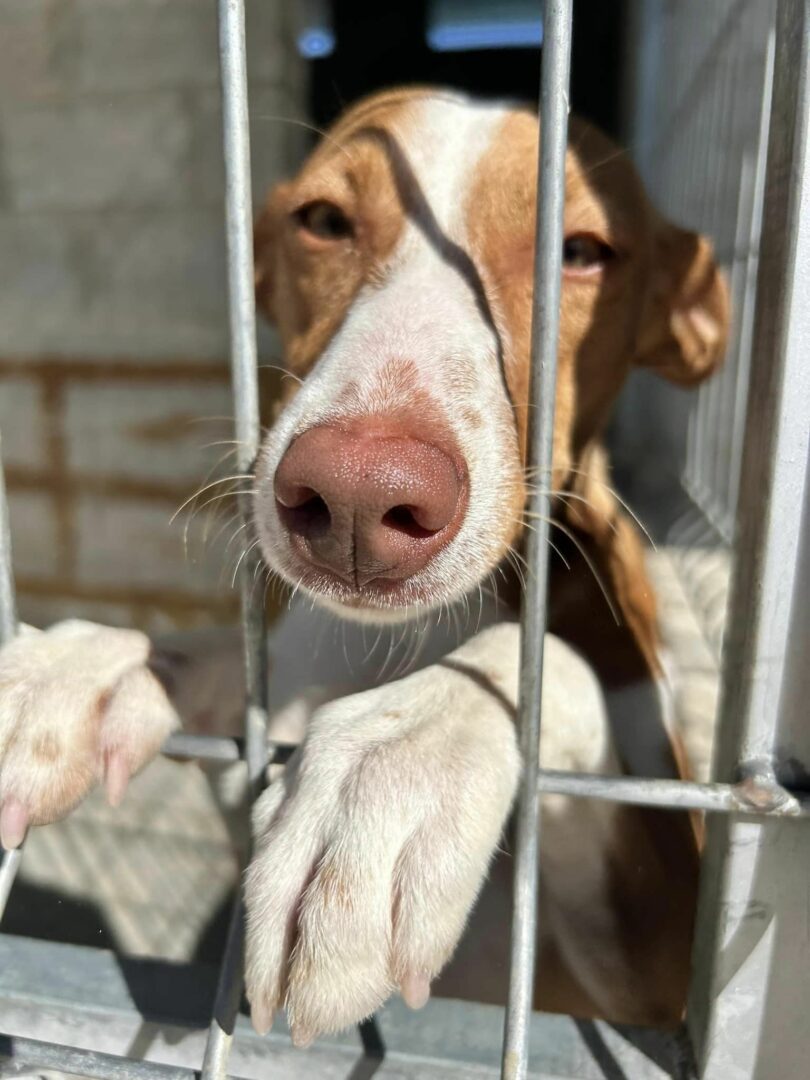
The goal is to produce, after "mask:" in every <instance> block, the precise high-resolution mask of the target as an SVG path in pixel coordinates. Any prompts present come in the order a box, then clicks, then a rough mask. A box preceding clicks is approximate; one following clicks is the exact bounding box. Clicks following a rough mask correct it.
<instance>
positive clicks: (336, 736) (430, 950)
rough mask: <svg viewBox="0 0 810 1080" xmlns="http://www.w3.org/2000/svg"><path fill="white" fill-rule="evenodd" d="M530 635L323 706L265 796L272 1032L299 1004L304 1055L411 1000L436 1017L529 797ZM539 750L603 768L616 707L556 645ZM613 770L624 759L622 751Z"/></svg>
mask: <svg viewBox="0 0 810 1080" xmlns="http://www.w3.org/2000/svg"><path fill="white" fill-rule="evenodd" d="M518 662H519V628H518V627H517V625H515V624H502V625H500V626H496V627H493V628H491V629H489V630H486V631H484V632H482V633H481V634H479V635H478V636H477V637H475V638H473V639H471V640H470V641H468V642H467V643H466V644H465V645H463V646H462V647H461V648H459V649H457V650H456V651H455V652H454V653H451V654H450V655H449V656H448V657H446V658H445V659H444V660H443V661H441V662H439V663H438V664H434V665H433V666H431V667H429V668H426V669H424V670H422V671H419V672H416V673H415V674H413V675H410V676H408V677H407V678H404V679H402V680H400V681H399V682H396V683H391V684H389V685H387V686H382V687H378V688H375V689H373V690H369V691H366V692H364V693H361V694H355V695H352V696H350V697H347V698H344V699H342V700H340V701H336V702H333V703H331V704H329V705H327V706H326V707H325V708H323V709H321V710H319V711H318V712H317V713H316V714H315V716H314V719H313V721H312V724H311V726H310V730H309V732H308V734H307V737H306V739H305V741H304V743H303V745H302V747H301V749H300V751H299V752H298V754H297V755H296V757H295V758H294V759H293V761H292V762H291V763H290V765H289V766H288V769H287V772H286V773H285V775H284V776H283V777H282V779H281V780H279V781H278V782H277V783H275V784H273V785H272V786H271V787H270V788H269V789H268V790H267V791H266V792H265V794H264V795H263V796H262V797H261V798H260V800H259V802H258V804H257V807H256V811H255V815H254V831H255V838H256V855H255V858H254V861H253V864H252V866H251V867H250V869H249V871H248V876H247V887H246V898H247V908H248V930H247V934H248V937H247V990H248V997H249V999H250V1002H251V1007H252V1013H253V1019H254V1023H255V1025H256V1027H257V1028H258V1029H259V1030H264V1029H266V1028H267V1027H268V1026H269V1023H270V1020H271V1016H272V1013H273V1012H274V1010H276V1009H278V1008H280V1007H282V1006H284V1007H286V1009H287V1012H288V1018H289V1021H290V1024H291V1027H292V1032H293V1038H294V1040H295V1041H296V1042H297V1043H298V1044H304V1043H307V1042H309V1041H310V1040H311V1039H312V1038H314V1037H315V1036H316V1035H317V1034H319V1033H321V1032H328V1031H335V1030H338V1029H339V1028H342V1027H345V1026H346V1025H348V1024H351V1023H354V1022H356V1021H359V1020H361V1019H362V1018H363V1017H364V1016H367V1015H368V1014H369V1013H371V1012H372V1011H373V1010H374V1009H375V1008H377V1007H378V1006H379V1005H380V1004H381V1003H382V1002H383V1001H384V1000H385V999H386V998H387V997H388V995H389V994H390V993H391V992H392V991H394V990H396V989H399V990H400V992H401V993H402V995H403V997H404V998H405V1000H406V1001H407V1002H409V1003H410V1004H413V1005H418V1004H420V1003H422V1002H423V1001H424V1000H425V999H426V998H427V995H428V992H429V985H430V981H431V980H432V979H433V978H434V977H435V976H436V975H437V973H438V972H439V971H440V970H441V968H442V967H443V965H444V964H445V963H446V961H447V960H448V958H449V956H450V955H451V953H452V952H453V950H454V948H455V946H456V943H457V942H458V939H459V937H460V935H461V933H462V930H463V928H464V925H465V922H466V920H467V917H468V914H469V912H470V909H471V907H472V905H473V902H474V900H475V898H476V895H477V894H478V891H479V889H480V887H481V885H482V883H483V881H484V878H485V876H486V872H487V867H488V865H489V862H490V859H491V857H492V854H493V852H494V850H495V848H496V845H497V841H498V837H499V835H500V833H501V830H502V828H503V825H504V821H505V818H506V815H507V813H508V810H509V807H510V805H511V802H512V798H513V796H514V792H515V787H516V784H517V778H518V772H519V755H518V751H517V741H516V735H515V728H514V710H515V703H516V697H517V683H518ZM546 679H547V681H546V683H545V686H546V693H545V712H544V716H545V721H544V723H545V727H546V735H544V741H543V748H542V753H543V756H544V759H547V760H548V762H549V763H550V764H552V766H554V767H559V768H572V767H573V768H593V769H597V768H604V767H605V761H606V760H607V758H606V755H608V747H607V746H606V744H605V739H606V737H607V730H608V729H607V725H606V723H605V713H604V705H603V702H602V699H601V693H600V691H599V687H598V684H597V683H596V679H595V677H594V676H593V674H592V673H591V671H590V669H589V668H588V667H587V665H585V664H584V662H583V661H582V660H581V659H580V658H579V657H578V656H577V655H576V654H575V653H573V652H572V651H571V650H570V649H569V648H568V647H567V646H565V645H564V644H563V643H562V642H560V641H559V640H557V639H554V638H549V639H548V644H547V665H546ZM608 756H609V755H608Z"/></svg>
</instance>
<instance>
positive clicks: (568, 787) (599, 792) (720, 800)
mask: <svg viewBox="0 0 810 1080" xmlns="http://www.w3.org/2000/svg"><path fill="white" fill-rule="evenodd" d="M744 771H745V770H744ZM537 790H538V791H539V792H540V793H541V794H543V795H570V796H571V797H572V798H580V799H604V800H606V801H607V802H617V803H632V804H633V805H634V806H660V807H662V808H663V809H666V810H702V811H705V812H708V813H723V814H747V815H750V816H754V817H801V818H807V817H810V797H808V796H807V795H796V794H795V793H793V792H791V791H788V790H787V789H786V788H784V787H782V786H781V785H780V784H778V783H776V782H775V781H774V780H773V779H772V778H771V777H769V776H767V775H765V776H763V775H756V774H755V773H754V772H753V770H752V771H750V772H749V774H748V775H747V777H746V779H745V780H743V781H741V782H740V783H738V784H695V783H691V782H689V781H686V780H657V779H647V778H646V777H639V776H594V775H592V774H590V773H575V772H562V771H561V770H558V769H540V771H539V774H538V779H537Z"/></svg>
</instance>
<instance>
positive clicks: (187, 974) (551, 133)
mask: <svg viewBox="0 0 810 1080" xmlns="http://www.w3.org/2000/svg"><path fill="white" fill-rule="evenodd" d="M732 6H733V5H732ZM571 8H572V0H546V2H545V4H544V34H545V44H544V50H543V64H542V87H541V109H540V111H541V118H542V123H543V133H544V134H543V138H542V141H541V148H540V183H539V185H538V234H537V257H536V277H535V296H534V330H533V369H532V400H533V401H534V402H536V403H537V405H538V408H536V409H533V410H532V411H531V414H530V415H531V416H532V417H535V418H536V422H535V423H534V424H533V425H532V430H531V433H530V447H531V464H533V465H534V466H535V467H537V468H539V469H541V470H546V469H548V466H549V464H550V459H551V431H552V421H553V401H554V393H553V391H554V381H555V368H556V341H557V322H558V308H559V289H560V260H561V250H562V211H563V201H564V168H563V164H564V155H565V145H566V135H567V116H568V73H569V62H570V46H571V16H572V11H571ZM219 33H220V54H221V70H222V92H223V119H224V148H225V164H226V231H227V251H228V280H229V300H230V330H231V360H232V374H233V396H234V403H235V409H236V425H237V432H236V434H237V439H238V440H239V454H240V459H239V468H240V470H244V469H247V468H250V467H251V466H252V462H253V459H254V457H255V454H256V451H257V449H258V444H259V433H260V429H259V412H258V393H257V383H256V339H255V310H254V297H253V280H252V238H251V230H252V212H251V190H250V169H249V139H248V123H247V121H248V113H247V78H246V63H245V30H244V9H243V0H219ZM773 56H774V57H775V63H774V64H773V72H774V78H773V88H772V97H771V103H770V127H769V133H768V145H767V169H766V171H765V173H764V193H763V228H762V242H761V249H760V272H759V276H758V283H757V291H756V305H755V309H756V314H755V317H754V321H753V349H752V364H751V377H750V390H749V394H748V402H749V404H748V409H747V418H746V424H745V432H744V439H743V451H742V465H741V469H740V489H739V500H738V509H737V523H738V540H737V557H736V565H735V570H734V581H733V590H732V598H731V606H730V612H729V620H728V627H729V629H728V633H727V644H726V659H725V664H724V671H723V696H722V705H721V714H720V726H719V734H718V742H719V746H718V749H717V753H716V756H715V766H714V778H715V781H714V782H713V783H710V784H698V783H688V782H682V781H675V780H673V781H667V780H651V779H644V778H634V777H621V778H605V777H595V776H588V775H579V774H570V773H560V772H555V771H550V770H543V769H541V768H539V765H538V761H537V750H538V744H539V738H538V734H539V725H540V687H541V666H542V649H543V636H544V628H545V606H546V604H545V601H546V597H545V591H546V564H547V552H548V545H547V543H546V541H547V534H546V531H545V530H547V526H546V525H542V524H541V527H540V528H538V530H537V532H536V533H531V534H530V536H529V542H528V551H527V558H528V561H529V564H530V566H531V569H532V573H531V575H530V584H529V588H528V590H527V593H526V598H525V604H524V612H523V635H522V661H521V663H522V679H521V705H520V716H519V723H520V738H521V748H522V751H523V754H524V763H525V764H524V774H523V780H522V784H521V790H520V795H519V802H518V808H517V842H516V866H515V880H516V888H515V913H514V924H513V935H512V946H511V977H510V989H509V1002H508V1006H507V1009H506V1022H505V1029H504V1038H503V1050H502V1063H501V1075H502V1077H504V1078H507V1080H513V1078H514V1080H522V1078H523V1077H526V1076H527V1075H533V1076H534V1075H537V1076H546V1077H563V1076H564V1077H569V1078H574V1077H576V1078H577V1080H590V1078H591V1077H593V1078H598V1077H608V1078H615V1077H620V1076H628V1077H631V1078H633V1080H635V1078H645V1077H659V1076H675V1077H688V1076H692V1075H696V1073H697V1074H698V1075H700V1076H702V1077H707V1078H710V1080H737V1078H738V1077H739V1078H744V1077H745V1078H757V1080H770V1078H771V1077H774V1078H776V1077H782V1076H787V1075H797V1076H798V1075H801V1065H800V1064H798V1063H800V1062H801V1061H802V1060H804V1064H805V1066H806V1062H807V1060H808V1058H810V1033H809V1032H808V1030H807V1024H806V1023H802V1022H801V1017H802V1012H803V1006H804V1003H805V1002H806V1001H807V992H808V991H810V984H809V983H808V978H810V975H808V970H809V969H810V964H808V963H807V962H806V958H807V955H808V952H807V949H808V937H810V931H808V929H807V916H806V910H807V908H806V905H807V900H806V890H807V882H808V880H810V879H809V878H808V875H809V874H810V829H808V828H807V823H806V819H807V817H808V816H810V798H808V794H801V793H800V789H802V788H805V789H806V788H807V787H808V782H807V781H808V762H810V755H808V752H807V746H806V745H805V744H806V742H807V735H806V734H804V732H803V731H802V728H801V725H800V724H799V723H797V718H798V717H800V716H801V715H802V713H803V712H804V714H805V715H806V706H805V708H804V710H803V709H802V706H801V702H802V700H803V701H804V702H806V701H807V700H808V693H810V687H808V680H807V671H806V667H807V660H806V659H804V662H803V657H804V658H808V657H810V625H809V624H808V608H810V604H808V603H807V598H808V597H810V507H808V504H807V494H808V493H807V490H806V476H807V466H808V449H810V423H809V421H808V417H809V416H810V363H808V362H807V359H806V358H805V357H804V356H803V345H804V344H805V343H810V172H808V167H809V165H810V155H809V154H808V150H810V146H808V132H809V129H808V112H809V111H810V100H809V95H810V83H808V77H809V75H810V0H779V4H778V12H777V19H776V28H775V47H774V52H773ZM706 407H707V406H706V405H705V404H704V411H705V408H706ZM691 467H692V475H694V469H695V464H694V459H693V461H692V466H691ZM533 499H534V502H535V505H534V506H533V507H532V509H533V510H534V511H536V512H537V513H538V514H539V518H538V520H539V521H540V522H541V523H542V522H543V519H544V518H545V517H546V516H547V515H546V514H545V509H547V497H546V496H543V495H541V494H537V495H534V496H533ZM253 570H254V566H253V565H251V564H250V562H249V559H245V560H243V563H242V566H241V568H240V571H241V596H242V629H243V637H244V652H245V664H246V672H247V686H248V701H247V709H246V716H245V739H244V744H242V743H241V741H240V742H237V741H235V740H230V739H219V738H205V737H194V736H187V735H178V736H174V737H173V738H172V739H171V740H170V741H169V745H168V746H167V750H170V751H171V752H172V753H174V754H176V755H180V756H182V755H186V756H189V757H205V758H209V759H213V760H220V761H223V760H227V761H233V760H237V759H238V758H240V757H241V758H243V759H244V761H245V763H246V767H247V773H248V777H249V788H250V791H251V793H252V794H254V795H255V793H256V792H257V791H258V789H259V787H260V784H261V778H262V776H263V773H264V768H265V763H266V761H267V754H268V748H267V746H266V741H265V730H266V708H265V705H264V688H265V687H266V685H267V679H266V675H267V673H266V668H265V660H266V658H265V649H264V647H263V641H264V636H263V620H262V612H261V610H260V608H259V606H258V605H257V604H255V603H253V602H252V601H251V588H250V585H251V580H252V574H253ZM803 600H804V601H805V603H804V604H802V601H803ZM15 625H16V614H15V602H14V587H13V578H12V571H11V552H10V540H9V527H8V515H7V508H6V500H5V493H4V489H3V483H2V475H1V474H0V640H8V638H9V637H10V636H11V635H12V634H13V633H14V632H15ZM803 692H804V695H803ZM269 753H270V756H271V757H272V758H273V760H276V761H278V760H283V758H284V757H285V756H286V753H287V748H285V747H270V748H269ZM802 762H804V765H802ZM783 783H784V784H786V785H788V786H792V788H793V789H794V790H789V789H788V786H782V784H783ZM542 792H554V793H559V794H567V795H572V796H575V797H595V798H603V799H608V800H613V801H619V802H627V803H636V804H641V805H649V806H660V807H669V808H680V809H694V810H701V811H708V812H709V818H708V839H707V849H706V854H705V858H704V865H703V868H702V874H701V900H700V908H699V913H698V925H697V931H696V940H695V948H694V971H693V980H692V990H691V993H690V1003H689V1009H688V1014H687V1019H686V1025H685V1028H684V1030H683V1031H682V1032H679V1033H676V1034H675V1035H670V1034H666V1033H660V1032H654V1031H650V1030H646V1031H642V1030H638V1029H637V1030H632V1029H618V1028H613V1027H612V1026H611V1025H608V1024H604V1023H602V1022H601V1021H599V1022H594V1023H590V1022H589V1023H582V1022H575V1021H572V1020H571V1019H569V1018H565V1017H554V1016H543V1015H536V1014H534V1015H533V1014H532V1011H531V995H532V983H533V968H534V940H535V931H536V926H535V922H536V883H537V867H538V857H539V852H538V834H537V830H536V827H535V822H536V820H537V808H538V800H539V797H540V794H541V793H542ZM791 818H792V819H796V820H793V821H791V820H786V819H791ZM22 857H23V855H22V851H20V850H18V851H14V852H6V853H5V854H4V857H3V861H2V864H0V914H2V910H3V908H4V906H5V903H6V901H7V899H8V896H9V893H10V891H11V888H12V886H13V882H14V878H15V875H16V873H17V870H18V868H19V865H20V860H21V858H22ZM201 983H202V984H204V983H205V979H204V978H203V977H202V976H201V974H200V972H199V971H194V970H193V969H192V968H189V970H185V969H183V968H180V969H176V968H173V967H172V966H171V965H168V964H159V963H158V964H150V965H147V966H144V965H139V964H138V963H137V962H131V961H127V960H125V959H123V960H120V961H116V960H115V959H114V958H113V956H112V954H110V953H106V952H103V951H102V950H90V949H85V948H76V947H71V946H61V945H54V944H48V943H44V942H33V941H27V940H25V939H17V938H12V937H9V936H4V937H0V1005H2V1011H0V1061H2V1060H3V1059H5V1060H6V1061H7V1062H8V1063H9V1065H8V1067H9V1068H12V1069H14V1070H15V1072H14V1073H13V1074H16V1073H18V1072H21V1071H22V1070H23V1069H25V1070H30V1069H37V1068H56V1069H61V1070H64V1071H68V1072H72V1073H77V1074H82V1075H85V1076H93V1077H102V1078H104V1080H113V1078H122V1080H123V1078H126V1080H141V1078H143V1080H147V1078H148V1080H152V1078H154V1080H160V1078H163V1080H169V1078H171V1080H181V1078H182V1080H186V1078H191V1077H198V1076H199V1077H202V1078H203V1080H222V1078H224V1077H226V1076H227V1075H232V1076H234V1077H235V1076H237V1075H239V1076H244V1077H254V1076H268V1077H270V1076H284V1077H299V1076H300V1077H305V1076H324V1075H329V1076H338V1075H339V1076H351V1077H355V1078H359V1077H361V1076H362V1077H365V1076H372V1075H375V1076H379V1077H380V1078H381V1080H382V1078H384V1077H385V1076H386V1075H391V1076H396V1077H400V1078H402V1077H414V1078H416V1077H418V1078H420V1080H429V1078H432V1077H437V1078H438V1077H450V1076H469V1075H471V1070H472V1071H474V1072H475V1074H476V1075H479V1074H480V1073H479V1070H480V1069H481V1067H482V1066H487V1065H489V1066H490V1067H489V1069H486V1071H485V1073H484V1075H492V1073H493V1071H494V1065H495V1062H494V1058H493V1055H494V1054H495V1053H496V1052H497V1046H498V1042H499V1028H500V1025H501V1010H499V1009H495V1008H494V1007H490V1006H477V1005H473V1004H462V1003H456V1002H445V1001H441V1000H435V1001H433V1002H432V1003H431V1005H430V1007H429V1009H428V1010H427V1012H426V1013H425V1014H424V1015H422V1016H420V1015H418V1014H416V1015H412V1014H408V1013H407V1011H406V1010H404V1008H402V1009H400V1008H399V1005H398V1003H394V1004H393V1005H391V1006H389V1007H388V1008H387V1009H386V1010H385V1011H384V1013H383V1014H381V1016H380V1017H379V1018H378V1020H377V1022H376V1023H375V1022H374V1021H372V1022H369V1023H366V1024H364V1025H361V1028H360V1038H359V1041H357V1042H353V1041H352V1040H351V1039H350V1038H348V1037H346V1038H339V1039H333V1040H328V1039H327V1040H323V1041H322V1042H321V1043H319V1044H318V1046H316V1047H315V1048H313V1050H311V1051H309V1052H308V1053H307V1054H301V1053H300V1052H296V1051H292V1050H291V1049H290V1048H289V1046H288V1044H287V1043H285V1042H284V1040H283V1038H281V1037H279V1036H277V1035H271V1036H269V1037H267V1038H266V1039H264V1040H261V1039H259V1038H258V1036H254V1035H253V1034H252V1032H250V1031H249V1029H248V1026H247V1024H246V1023H245V1021H244V1020H240V1021H239V1025H238V1028H237V1023H236V1021H237V1014H238V1011H239V1002H240V994H241V909H240V902H239V900H238V899H237V901H236V902H235V905H234V909H233V915H232V919H231V924H230V928H229V932H228V939H227V945H226V949H225V953H224V957H223V961H222V965H221V969H220V972H219V978H218V987H217V992H216V996H215V999H214V1005H213V1018H212V1019H211V1020H210V1026H209V1028H208V1030H207V1036H206V1037H205V1039H204V1040H202V1038H201V1034H200V1031H199V1029H200V1024H201V1019H202V1015H203V1010H205V1009H206V1008H207V1007H209V1005H210V998H211V989H212V988H211V986H210V985H208V984H205V985H201ZM145 994H146V995H148V997H149V1003H150V1004H149V1006H147V1007H146V1008H145V1009H141V1010H140V1016H139V1011H138V1010H137V1005H136V1004H135V1003H136V1002H137V1001H138V999H139V998H143V997H144V995H145ZM178 1002H181V1003H182V1007H180V1006H178ZM785 1016H787V1021H785ZM166 1017H173V1018H175V1019H174V1022H173V1023H171V1024H167V1023H166V1022H165V1018H166ZM122 1018H126V1022H125V1020H124V1019H122ZM161 1020H163V1021H164V1022H162V1023H161ZM133 1023H135V1024H136V1027H135V1028H134V1029H133V1027H132V1024H133ZM127 1024H128V1025H129V1026H127ZM102 1026H103V1027H104V1028H105V1029H107V1033H108V1037H107V1038H106V1039H102V1038H101V1036H100V1030H99V1029H100V1027H102ZM133 1030H134V1036H135V1037H134V1039H133V1038H132V1035H133ZM235 1035H236V1036H237V1037H235ZM161 1037H162V1038H164V1042H163V1043H162V1044H159V1040H160V1038H161ZM454 1037H455V1038H456V1039H457V1048H459V1049H460V1048H461V1047H465V1050H466V1053H464V1054H458V1055H455V1054H453V1053H452V1046H451V1047H450V1051H448V1043H450V1044H452V1042H453V1039H454ZM173 1040H174V1041H173ZM150 1043H154V1044H155V1045H152V1046H151V1052H150V1053H149V1054H148V1058H149V1059H148V1060H147V1051H149V1050H150ZM100 1045H102V1046H104V1047H105V1049H104V1050H100V1049H99V1046H100ZM139 1048H140V1049H139ZM530 1054H531V1068H530V1064H529V1060H530ZM201 1058H202V1065H201V1067H198V1064H192V1063H194V1062H197V1063H199V1062H200V1060H201ZM695 1061H697V1062H698V1063H699V1064H698V1065H697V1066H696V1065H695ZM229 1062H230V1068H231V1069H233V1070H234V1071H233V1072H231V1073H229V1071H228V1070H229ZM474 1062H476V1063H477V1064H474ZM792 1063H797V1064H792ZM389 1068H390V1069H391V1070H392V1071H391V1072H390V1073H389V1072H388V1070H389ZM13 1074H12V1075H13Z"/></svg>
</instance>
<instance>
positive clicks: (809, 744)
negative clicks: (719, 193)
mask: <svg viewBox="0 0 810 1080" xmlns="http://www.w3.org/2000/svg"><path fill="white" fill-rule="evenodd" d="M775 56H776V58H777V62H776V64H775V67H774V82H773V97H772V106H771V121H770V129H769V136H768V157H767V171H766V180H765V198H764V205H763V227H762V237H761V249H760V271H759V274H758V277H757V289H756V316H755V322H754V335H753V350H752V357H751V385H750V390H749V394H748V409H747V416H746V426H745V442H744V449H743V459H742V467H741V473H740V477H741V483H740V495H739V508H738V515H737V523H738V546H737V556H736V565H735V570H734V578H733V584H732V593H731V604H730V609H729V617H728V621H727V631H726V633H727V640H726V645H725V654H726V661H725V664H724V670H723V687H722V698H721V711H720V719H721V723H720V727H719V731H718V737H717V746H716V752H715V762H714V776H715V777H716V778H717V779H719V780H722V781H726V782H732V783H733V782H734V781H735V780H736V779H738V777H739V773H740V766H739V764H738V763H739V762H740V760H744V761H746V762H748V763H749V765H751V764H755V765H756V766H757V767H758V768H759V771H760V772H761V773H762V774H764V775H767V774H768V773H769V772H770V773H771V774H773V775H775V776H776V777H778V778H779V779H780V780H783V781H784V782H788V779H789V778H791V777H795V778H796V779H797V780H798V781H799V782H802V784H803V786H804V785H806V780H807V772H806V769H807V763H808V761H810V737H808V730H807V724H806V716H807V700H808V694H810V671H809V670H808V665H807V651H806V650H807V644H808V639H810V630H809V629H808V621H807V606H806V605H807V589H808V583H809V582H810V508H809V507H808V503H807V498H808V462H809V461H810V413H809V412H808V401H810V367H808V364H807V341H808V340H810V214H808V206H809V205H810V94H809V93H808V91H810V0H781V2H780V4H779V8H778V15H777V27H776V48H775ZM808 860H810V835H808V833H807V831H806V830H804V829H801V830H799V829H796V828H795V827H792V826H791V825H790V823H789V822H782V821H772V820H768V821H765V822H763V823H757V824H756V825H753V824H751V823H746V822H742V821H732V820H730V819H728V818H726V817H725V816H722V815H721V816H715V817H712V818H710V819H709V823H708V830H707V841H706V852H705V856H704V864H703V871H702V874H701V896H700V903H699V909H698V921H697V928H696V938H695V950H694V963H693V981H692V989H691V993H690V1001H689V1010H688V1019H689V1025H690V1028H691V1030H692V1034H693V1037H694V1040H695V1045H696V1048H697V1050H698V1053H699V1057H700V1060H701V1067H702V1072H701V1076H705V1077H707V1078H712V1080H713V1078H715V1077H718V1078H721V1077H723V1078H724V1077H727V1076H735V1077H738V1078H739V1080H748V1078H750V1080H753V1078H754V1077H758V1076H764V1075H766V1074H767V1075H768V1076H792V1075H801V1074H803V1072H805V1071H806V1063H807V1058H808V1055H810V1030H809V1029H808V1026H807V1024H806V1023H805V1022H804V1019H805V1010H806V1002H807V998H808V995H810V968H808V965H807V962H806V955H804V952H805V951H804V950H803V949H802V948H801V945H800V944H799V945H798V947H797V943H801V942H802V940H803V935H802V930H803V927H804V925H805V922H806V916H807V869H806V868H807V866H808ZM777 973H778V974H777ZM785 1032H790V1038H789V1039H786V1038H785V1037H784V1034H785Z"/></svg>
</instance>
